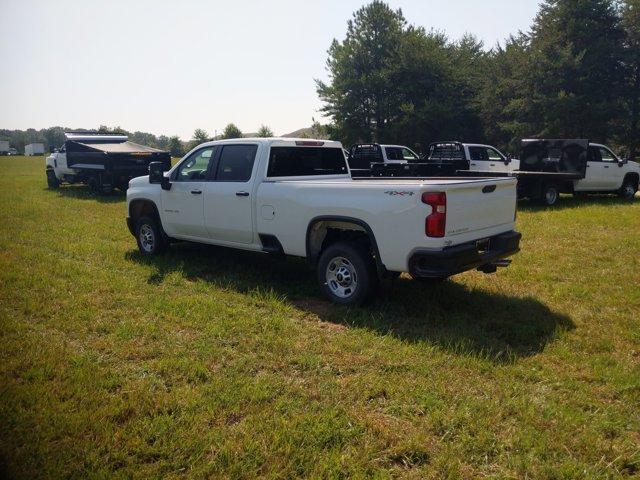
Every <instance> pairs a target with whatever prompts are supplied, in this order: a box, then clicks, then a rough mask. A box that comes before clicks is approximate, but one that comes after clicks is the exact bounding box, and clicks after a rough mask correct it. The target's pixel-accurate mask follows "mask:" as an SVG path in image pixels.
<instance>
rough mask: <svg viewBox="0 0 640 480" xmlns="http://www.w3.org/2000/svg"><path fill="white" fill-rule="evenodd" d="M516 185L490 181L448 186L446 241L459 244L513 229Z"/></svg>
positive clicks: (514, 182)
mask: <svg viewBox="0 0 640 480" xmlns="http://www.w3.org/2000/svg"><path fill="white" fill-rule="evenodd" d="M516 183H517V181H516V179H504V178H501V179H495V178H490V179H482V180H473V181H469V182H464V183H459V184H451V185H447V188H446V192H447V219H446V238H449V239H451V240H454V243H459V241H467V240H469V239H476V238H482V237H484V236H489V235H493V234H495V233H496V231H499V230H500V229H501V228H502V230H507V229H511V228H513V224H514V221H515V211H516V201H517V195H516ZM470 237H471V238H470Z"/></svg>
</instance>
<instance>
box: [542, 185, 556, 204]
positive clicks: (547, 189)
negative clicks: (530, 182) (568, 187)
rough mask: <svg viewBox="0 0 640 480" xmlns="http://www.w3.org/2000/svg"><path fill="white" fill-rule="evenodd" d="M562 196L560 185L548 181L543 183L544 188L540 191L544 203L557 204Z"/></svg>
mask: <svg viewBox="0 0 640 480" xmlns="http://www.w3.org/2000/svg"><path fill="white" fill-rule="evenodd" d="M559 197H560V192H559V191H558V187H557V186H556V185H554V184H553V183H547V184H544V185H542V189H541V192H540V201H541V202H542V204H543V205H546V206H547V207H550V206H552V205H555V204H556V202H557V201H558V198H559Z"/></svg>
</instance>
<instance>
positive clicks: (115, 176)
mask: <svg viewBox="0 0 640 480" xmlns="http://www.w3.org/2000/svg"><path fill="white" fill-rule="evenodd" d="M66 138H67V140H66V142H65V145H64V149H65V151H66V160H67V166H68V167H69V168H70V169H73V170H74V171H75V172H76V181H80V182H84V183H87V184H88V185H89V187H90V188H91V189H92V190H95V191H97V192H100V193H110V192H111V191H113V189H114V188H118V189H120V190H123V191H124V190H126V189H127V186H128V184H129V180H131V179H132V178H134V177H140V176H142V175H147V174H148V173H149V163H151V162H162V163H164V166H165V170H169V169H170V168H171V154H170V153H169V152H165V151H162V150H158V149H156V148H151V147H146V146H144V145H138V144H137V143H133V142H130V141H129V139H128V137H127V136H126V135H113V134H97V133H84V132H67V133H66Z"/></svg>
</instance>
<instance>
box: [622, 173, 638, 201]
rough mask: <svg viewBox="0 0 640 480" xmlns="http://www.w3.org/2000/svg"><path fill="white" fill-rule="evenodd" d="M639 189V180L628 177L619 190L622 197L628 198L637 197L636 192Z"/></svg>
mask: <svg viewBox="0 0 640 480" xmlns="http://www.w3.org/2000/svg"><path fill="white" fill-rule="evenodd" d="M637 191H638V182H636V181H635V180H634V179H633V178H626V179H625V180H624V183H623V184H622V187H620V190H618V196H620V197H621V198H626V199H628V200H630V199H632V198H633V197H635V195H636V192H637Z"/></svg>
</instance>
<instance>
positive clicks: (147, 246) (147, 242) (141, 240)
mask: <svg viewBox="0 0 640 480" xmlns="http://www.w3.org/2000/svg"><path fill="white" fill-rule="evenodd" d="M135 232H136V241H137V242H138V249H139V250H140V253H142V255H145V256H154V255H159V254H160V253H162V252H164V251H165V250H166V249H167V247H168V246H169V242H168V241H167V238H166V236H165V234H164V232H163V231H162V228H161V227H160V224H159V222H158V221H157V220H155V219H153V218H150V217H140V218H139V219H138V221H137V222H136V228H135Z"/></svg>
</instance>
